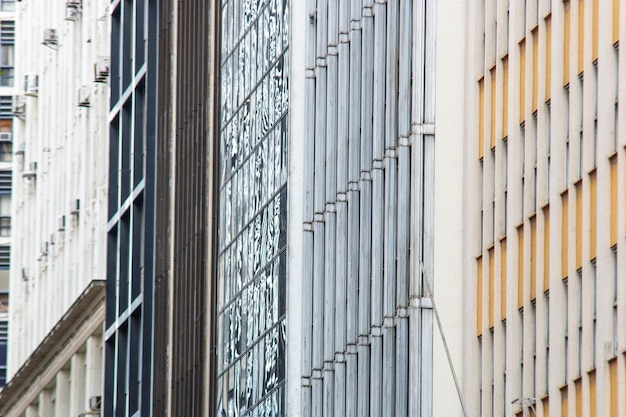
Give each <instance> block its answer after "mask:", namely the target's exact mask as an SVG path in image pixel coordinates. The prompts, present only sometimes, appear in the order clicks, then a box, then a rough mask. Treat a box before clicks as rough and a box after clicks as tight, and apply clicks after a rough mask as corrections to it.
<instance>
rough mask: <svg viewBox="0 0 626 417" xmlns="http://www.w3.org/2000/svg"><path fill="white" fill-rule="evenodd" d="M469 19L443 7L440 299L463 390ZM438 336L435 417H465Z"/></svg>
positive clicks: (456, 3) (460, 9) (459, 9)
mask: <svg viewBox="0 0 626 417" xmlns="http://www.w3.org/2000/svg"><path fill="white" fill-rule="evenodd" d="M465 16H466V2H465V0H439V1H438V2H437V39H436V48H437V49H436V56H437V71H436V85H437V87H436V98H435V102H436V136H435V234H434V236H435V253H434V258H435V259H434V270H435V277H434V282H435V284H434V286H435V288H434V298H435V303H436V306H437V310H438V312H439V316H440V319H441V323H442V326H443V330H444V333H445V336H446V339H447V343H448V348H449V349H450V354H451V357H452V362H453V364H454V370H455V372H456V375H457V377H458V382H459V385H460V386H461V387H462V381H461V377H462V374H463V372H462V366H461V365H462V354H463V338H462V337H463V275H464V274H463V251H464V247H463V240H462V236H463V173H464V169H463V157H464V135H465V131H464V125H463V119H464V112H465V95H464V90H465V87H464V85H465V47H464V35H465ZM433 333H434V334H433V416H435V417H449V416H462V415H463V414H462V409H461V402H460V400H459V397H458V394H457V391H456V388H455V383H454V379H453V377H452V371H451V368H450V364H449V362H448V358H447V356H446V352H445V349H444V344H443V342H442V337H441V333H440V331H439V329H438V328H437V325H436V323H435V326H434V329H433Z"/></svg>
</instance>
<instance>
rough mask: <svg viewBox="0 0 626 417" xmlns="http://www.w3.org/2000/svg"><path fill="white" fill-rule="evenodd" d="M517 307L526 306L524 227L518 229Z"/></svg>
mask: <svg viewBox="0 0 626 417" xmlns="http://www.w3.org/2000/svg"><path fill="white" fill-rule="evenodd" d="M517 242H518V244H517V307H518V308H522V307H523V306H524V225H523V224H521V225H520V226H519V227H518V228H517Z"/></svg>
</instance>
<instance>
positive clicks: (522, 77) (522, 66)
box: [519, 38, 526, 123]
mask: <svg viewBox="0 0 626 417" xmlns="http://www.w3.org/2000/svg"><path fill="white" fill-rule="evenodd" d="M525 115H526V38H524V39H522V40H521V42H520V43H519V121H520V123H521V122H523V121H524V119H525Z"/></svg>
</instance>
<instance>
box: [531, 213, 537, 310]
mask: <svg viewBox="0 0 626 417" xmlns="http://www.w3.org/2000/svg"><path fill="white" fill-rule="evenodd" d="M536 298H537V216H536V215H534V216H533V217H531V218H530V299H531V300H534V299H536Z"/></svg>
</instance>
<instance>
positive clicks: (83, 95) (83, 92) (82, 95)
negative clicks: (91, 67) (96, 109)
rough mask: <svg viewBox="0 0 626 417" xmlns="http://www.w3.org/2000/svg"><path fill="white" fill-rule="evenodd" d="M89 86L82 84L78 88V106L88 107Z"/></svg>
mask: <svg viewBox="0 0 626 417" xmlns="http://www.w3.org/2000/svg"><path fill="white" fill-rule="evenodd" d="M89 93H90V91H89V86H87V85H84V86H82V87H80V88H79V89H78V107H89Z"/></svg>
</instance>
